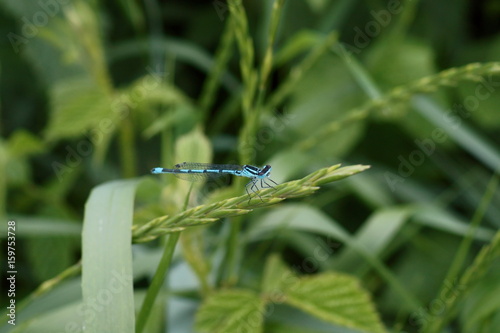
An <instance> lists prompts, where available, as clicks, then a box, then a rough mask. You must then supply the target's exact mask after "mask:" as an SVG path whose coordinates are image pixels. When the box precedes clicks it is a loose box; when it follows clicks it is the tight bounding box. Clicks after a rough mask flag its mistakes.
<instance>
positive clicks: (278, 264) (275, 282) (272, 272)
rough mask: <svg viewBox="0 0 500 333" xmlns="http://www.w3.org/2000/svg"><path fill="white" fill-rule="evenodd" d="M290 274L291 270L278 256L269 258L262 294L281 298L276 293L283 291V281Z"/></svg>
mask: <svg viewBox="0 0 500 333" xmlns="http://www.w3.org/2000/svg"><path fill="white" fill-rule="evenodd" d="M289 272H290V270H289V269H288V267H287V266H286V265H285V263H284V262H283V261H282V260H281V258H280V257H279V256H278V255H277V254H274V255H271V256H269V258H268V259H267V262H266V266H265V268H264V275H263V277H262V288H261V289H262V292H264V293H269V294H270V296H271V297H273V296H277V297H279V296H280V295H278V294H275V293H279V292H280V291H281V285H282V283H283V280H284V278H285V277H286V275H288V274H289Z"/></svg>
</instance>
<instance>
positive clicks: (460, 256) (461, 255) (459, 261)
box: [423, 174, 499, 333]
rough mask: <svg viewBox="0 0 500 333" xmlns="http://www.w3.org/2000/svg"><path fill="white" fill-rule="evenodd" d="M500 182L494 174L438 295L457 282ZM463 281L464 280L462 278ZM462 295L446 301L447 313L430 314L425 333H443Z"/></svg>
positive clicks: (446, 291)
mask: <svg viewBox="0 0 500 333" xmlns="http://www.w3.org/2000/svg"><path fill="white" fill-rule="evenodd" d="M498 182H499V175H498V174H494V175H493V177H492V178H491V180H490V182H489V184H488V186H487V188H486V192H485V193H484V195H483V198H482V200H481V203H480V204H479V207H478V208H477V209H476V211H475V213H474V216H473V217H472V221H471V223H470V227H469V230H468V232H467V236H466V237H465V238H464V239H463V240H462V243H461V244H460V247H459V248H458V251H457V254H456V255H455V258H454V260H453V262H452V264H451V266H450V268H449V270H448V273H447V274H446V278H445V279H444V283H443V284H442V285H441V289H440V291H439V293H438V294H437V295H445V294H449V289H450V287H449V286H450V284H451V281H455V280H456V278H457V276H458V274H459V272H460V270H461V269H462V267H463V264H464V262H465V260H466V258H467V253H468V252H469V249H470V247H471V244H472V240H473V238H474V234H475V233H476V231H477V228H478V227H479V225H480V224H481V221H482V220H483V217H484V215H485V214H486V211H487V209H488V206H489V205H490V203H491V200H492V199H493V196H494V195H495V193H496V191H497V189H498ZM462 280H464V279H463V278H462ZM461 289H462V290H465V289H466V288H465V285H463V286H461ZM462 294H463V293H452V295H455V296H454V297H451V298H448V299H447V300H446V303H447V304H446V307H445V309H446V311H445V313H443V314H442V315H440V316H431V315H430V314H429V318H431V320H430V322H429V324H427V326H426V327H425V328H424V331H423V332H426V333H433V332H441V331H442V329H443V327H444V325H445V324H446V323H447V322H448V321H449V320H450V317H451V315H452V313H453V309H454V308H455V307H456V304H457V302H458V298H459V296H460V295H462Z"/></svg>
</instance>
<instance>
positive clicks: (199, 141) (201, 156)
mask: <svg viewBox="0 0 500 333" xmlns="http://www.w3.org/2000/svg"><path fill="white" fill-rule="evenodd" d="M175 158H176V163H182V162H203V163H205V162H211V161H212V145H211V144H210V141H209V140H208V138H207V137H206V136H205V134H204V133H203V131H202V130H201V128H200V127H197V128H195V129H194V130H193V131H191V132H189V133H187V134H186V135H183V136H181V137H180V138H179V139H178V140H177V142H176V145H175Z"/></svg>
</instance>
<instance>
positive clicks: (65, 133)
mask: <svg viewBox="0 0 500 333" xmlns="http://www.w3.org/2000/svg"><path fill="white" fill-rule="evenodd" d="M50 95H51V106H52V113H51V116H50V121H49V125H48V126H47V130H46V133H45V134H46V137H47V139H49V140H58V139H61V138H69V137H79V136H82V135H84V134H86V131H88V130H91V129H92V130H94V131H98V132H99V133H100V132H102V131H105V130H106V129H109V128H110V127H111V126H112V125H115V126H116V119H117V118H116V116H117V115H116V114H113V110H112V108H111V100H110V99H109V98H108V96H107V95H106V94H105V92H104V91H103V90H102V89H101V88H100V87H99V86H97V85H96V83H95V82H92V80H89V79H87V78H82V77H79V78H73V79H65V80H61V81H59V82H58V83H56V84H55V85H54V86H53V87H52V90H51V94H50ZM85 140H87V139H85ZM89 144H90V143H89Z"/></svg>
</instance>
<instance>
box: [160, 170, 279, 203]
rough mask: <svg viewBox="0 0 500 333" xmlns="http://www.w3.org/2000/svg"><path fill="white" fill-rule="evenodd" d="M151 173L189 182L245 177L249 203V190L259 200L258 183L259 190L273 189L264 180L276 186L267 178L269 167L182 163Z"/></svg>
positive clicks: (269, 172) (269, 173)
mask: <svg viewBox="0 0 500 333" xmlns="http://www.w3.org/2000/svg"><path fill="white" fill-rule="evenodd" d="M151 173H153V174H160V173H171V174H173V175H175V176H177V177H179V178H181V179H186V180H191V181H196V180H202V179H207V178H214V177H220V176H224V175H234V176H240V177H247V178H250V182H248V184H246V186H245V190H246V192H247V194H248V197H249V198H248V200H249V201H250V198H251V197H250V192H249V191H248V189H249V188H250V190H251V191H252V192H253V193H255V194H256V195H257V196H258V197H259V198H261V197H260V195H259V194H258V193H257V190H258V187H257V184H258V182H259V181H260V187H261V188H274V186H272V185H271V184H269V183H268V182H266V180H269V181H271V182H272V183H273V184H275V185H278V184H277V183H276V182H274V181H273V180H272V179H271V178H269V176H270V175H271V166H270V165H266V166H264V167H262V168H258V167H255V166H252V165H236V164H211V163H190V162H184V163H180V164H176V165H175V166H174V168H173V169H165V168H153V169H151ZM249 186H250V187H249ZM261 200H262V198H261Z"/></svg>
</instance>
